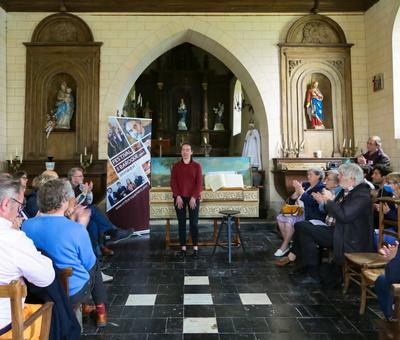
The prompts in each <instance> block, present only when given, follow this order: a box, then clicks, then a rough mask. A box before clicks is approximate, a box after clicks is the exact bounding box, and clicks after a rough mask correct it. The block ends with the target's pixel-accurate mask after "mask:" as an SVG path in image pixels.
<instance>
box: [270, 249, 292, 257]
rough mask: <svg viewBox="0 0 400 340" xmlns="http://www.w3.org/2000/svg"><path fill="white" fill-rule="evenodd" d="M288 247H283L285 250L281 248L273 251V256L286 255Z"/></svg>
mask: <svg viewBox="0 0 400 340" xmlns="http://www.w3.org/2000/svg"><path fill="white" fill-rule="evenodd" d="M289 250H290V249H289V248H287V249H285V250H282V249H280V248H279V249H278V250H277V251H276V252H275V253H274V256H276V257H281V256H284V255H286V254H287V253H288V252H289Z"/></svg>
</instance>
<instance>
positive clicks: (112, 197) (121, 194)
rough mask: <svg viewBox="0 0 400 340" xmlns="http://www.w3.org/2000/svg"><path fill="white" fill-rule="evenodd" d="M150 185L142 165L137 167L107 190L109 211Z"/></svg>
mask: <svg viewBox="0 0 400 340" xmlns="http://www.w3.org/2000/svg"><path fill="white" fill-rule="evenodd" d="M146 183H149V180H148V177H147V176H146V174H145V171H144V169H143V167H142V166H141V165H138V166H135V167H134V168H133V169H132V170H131V171H129V172H127V173H125V175H123V176H121V177H120V178H119V179H118V180H117V181H116V182H114V183H113V184H112V185H111V186H109V187H108V188H107V211H108V210H110V209H111V208H112V207H113V206H115V205H116V204H117V203H120V202H122V201H123V200H125V199H126V198H128V197H129V196H130V195H131V194H133V193H134V192H135V191H137V190H139V188H141V187H142V186H143V185H145V184H146Z"/></svg>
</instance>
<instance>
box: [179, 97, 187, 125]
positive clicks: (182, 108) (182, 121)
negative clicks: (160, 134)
mask: <svg viewBox="0 0 400 340" xmlns="http://www.w3.org/2000/svg"><path fill="white" fill-rule="evenodd" d="M178 115H179V121H178V130H179V131H187V126H186V116H187V108H186V104H185V101H184V99H183V98H181V101H180V103H179V106H178Z"/></svg>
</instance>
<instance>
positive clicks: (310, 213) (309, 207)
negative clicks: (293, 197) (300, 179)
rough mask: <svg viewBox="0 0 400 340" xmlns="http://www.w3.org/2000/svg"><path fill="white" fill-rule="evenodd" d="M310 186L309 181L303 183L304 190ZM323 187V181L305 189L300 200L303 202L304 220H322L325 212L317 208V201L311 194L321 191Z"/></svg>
mask: <svg viewBox="0 0 400 340" xmlns="http://www.w3.org/2000/svg"><path fill="white" fill-rule="evenodd" d="M309 187H310V183H308V182H306V183H303V188H304V190H307V189H308V188H309ZM324 188H325V185H324V183H322V182H319V183H318V184H317V185H316V186H315V187H314V188H312V189H310V190H308V191H305V192H304V194H303V195H301V197H300V200H301V201H303V203H304V217H305V220H306V221H309V220H320V221H324V220H325V216H326V214H325V213H323V212H322V211H320V210H319V204H318V202H317V201H316V200H315V199H314V198H313V197H312V196H311V194H312V193H313V192H321V191H322V189H324Z"/></svg>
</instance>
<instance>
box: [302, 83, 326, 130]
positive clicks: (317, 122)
mask: <svg viewBox="0 0 400 340" xmlns="http://www.w3.org/2000/svg"><path fill="white" fill-rule="evenodd" d="M323 99H324V96H323V95H322V93H321V91H320V90H319V89H318V82H317V81H314V82H313V83H312V85H311V87H310V89H309V90H308V91H307V97H306V111H307V115H308V118H309V119H310V121H311V125H312V128H313V129H325V126H324V123H323V120H324V115H323V113H322V100H323Z"/></svg>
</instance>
